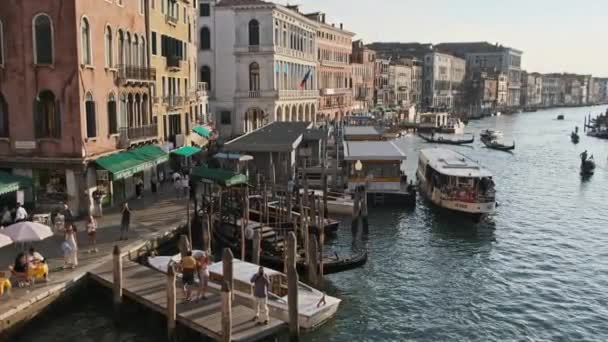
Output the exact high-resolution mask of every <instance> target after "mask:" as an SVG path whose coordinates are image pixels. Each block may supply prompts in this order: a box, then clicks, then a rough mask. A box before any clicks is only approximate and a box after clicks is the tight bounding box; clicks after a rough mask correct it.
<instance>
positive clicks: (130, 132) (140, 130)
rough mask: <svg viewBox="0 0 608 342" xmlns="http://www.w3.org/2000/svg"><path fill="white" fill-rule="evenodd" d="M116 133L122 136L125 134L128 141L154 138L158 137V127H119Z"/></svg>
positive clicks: (155, 125) (154, 125) (153, 125)
mask: <svg viewBox="0 0 608 342" xmlns="http://www.w3.org/2000/svg"><path fill="white" fill-rule="evenodd" d="M118 132H119V133H120V134H121V135H123V134H125V133H126V135H127V137H128V139H129V140H138V139H145V138H154V137H156V136H158V125H157V124H152V125H145V126H139V127H121V128H119V129H118Z"/></svg>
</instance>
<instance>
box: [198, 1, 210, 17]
mask: <svg viewBox="0 0 608 342" xmlns="http://www.w3.org/2000/svg"><path fill="white" fill-rule="evenodd" d="M200 15H201V17H209V16H211V5H210V4H201V7H200Z"/></svg>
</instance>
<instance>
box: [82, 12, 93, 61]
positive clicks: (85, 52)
mask: <svg viewBox="0 0 608 342" xmlns="http://www.w3.org/2000/svg"><path fill="white" fill-rule="evenodd" d="M80 40H81V43H82V64H85V65H91V26H90V25H89V21H88V20H87V18H82V21H81V22H80Z"/></svg>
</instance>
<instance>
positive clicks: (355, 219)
mask: <svg viewBox="0 0 608 342" xmlns="http://www.w3.org/2000/svg"><path fill="white" fill-rule="evenodd" d="M359 197H360V195H359V188H358V187H355V192H354V193H353V215H352V221H351V227H352V228H351V230H352V231H353V235H356V233H357V231H358V230H359Z"/></svg>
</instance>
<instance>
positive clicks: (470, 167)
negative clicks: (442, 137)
mask: <svg viewBox="0 0 608 342" xmlns="http://www.w3.org/2000/svg"><path fill="white" fill-rule="evenodd" d="M420 158H425V159H426V160H428V164H429V165H430V166H431V167H432V168H433V169H435V170H437V172H439V173H441V174H443V175H446V176H454V177H492V173H491V172H490V171H489V170H488V169H486V168H485V167H483V166H481V165H479V164H478V163H477V162H476V161H474V160H473V159H471V158H469V157H467V156H465V155H464V154H461V153H458V152H455V151H452V150H448V149H445V148H429V149H423V150H421V151H420Z"/></svg>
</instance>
